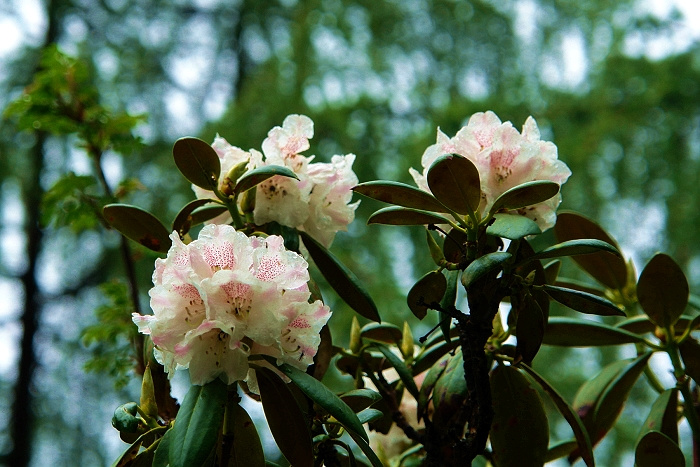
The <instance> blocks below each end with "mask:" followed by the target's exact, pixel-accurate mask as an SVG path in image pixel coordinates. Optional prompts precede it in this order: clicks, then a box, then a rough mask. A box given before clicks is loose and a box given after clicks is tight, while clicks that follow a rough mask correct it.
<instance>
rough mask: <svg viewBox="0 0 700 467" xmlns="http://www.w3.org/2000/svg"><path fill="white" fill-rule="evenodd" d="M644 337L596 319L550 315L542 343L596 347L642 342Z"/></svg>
mask: <svg viewBox="0 0 700 467" xmlns="http://www.w3.org/2000/svg"><path fill="white" fill-rule="evenodd" d="M643 341H644V339H643V338H642V337H641V336H639V335H637V334H635V333H633V332H630V331H626V330H625V329H621V328H618V327H615V326H610V325H607V324H604V323H599V322H596V321H589V320H582V319H574V318H563V317H552V318H549V321H548V322H547V325H546V326H545V334H544V340H543V343H544V344H547V345H558V346H564V347H598V346H602V345H622V344H633V343H642V342H643Z"/></svg>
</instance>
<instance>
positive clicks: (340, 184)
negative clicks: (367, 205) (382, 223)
mask: <svg viewBox="0 0 700 467" xmlns="http://www.w3.org/2000/svg"><path fill="white" fill-rule="evenodd" d="M313 135H314V124H313V121H312V120H311V119H310V118H309V117H307V116H305V115H289V116H288V117H287V118H285V119H284V122H283V123H282V126H281V127H279V126H277V127H274V128H273V129H272V130H270V131H269V132H268V135H267V138H265V140H264V141H263V143H262V154H261V153H260V152H258V151H256V150H254V149H251V150H250V151H249V152H246V151H243V150H242V149H240V148H237V147H234V146H231V145H230V144H228V143H227V142H226V140H224V139H223V138H219V137H217V139H216V140H215V141H214V144H213V145H212V147H213V148H214V149H215V150H216V152H217V154H219V157H220V158H221V173H222V177H223V174H226V173H228V171H229V170H230V169H231V168H232V167H234V166H235V165H236V164H238V163H240V162H243V161H246V160H248V161H249V162H248V166H247V169H248V170H251V169H253V168H256V167H263V166H269V165H279V166H283V167H287V168H288V169H290V170H291V171H293V172H294V173H295V174H296V175H297V176H298V177H299V180H295V179H292V178H289V177H283V176H280V175H276V176H274V177H271V178H269V179H267V180H265V181H263V182H262V183H260V184H259V185H258V186H257V188H256V192H255V209H254V210H253V220H254V222H255V224H257V225H263V224H266V223H268V222H278V223H280V224H282V225H285V226H288V227H293V228H296V229H299V230H304V231H306V232H308V233H309V235H311V236H312V237H314V238H315V239H316V240H317V241H319V242H320V243H322V244H323V245H325V246H326V247H329V246H330V245H331V243H332V242H333V239H334V238H335V234H336V232H338V231H339V230H347V226H348V224H349V223H350V222H352V221H353V220H354V218H355V210H356V209H357V206H358V204H359V201H358V202H356V203H350V201H351V199H352V190H351V189H352V187H353V186H355V185H357V183H358V179H357V176H356V175H355V172H353V170H352V164H353V162H354V161H355V155H354V154H347V155H345V156H339V155H335V156H333V157H332V159H331V162H330V163H322V162H313V159H314V156H305V155H302V154H301V153H302V152H304V151H306V150H308V149H309V147H310V145H309V139H311V138H312V137H313ZM263 154H264V159H263ZM193 189H194V191H195V193H196V195H197V197H198V198H212V197H213V194H212V193H211V192H208V191H206V190H203V189H201V188H198V187H196V186H193ZM213 222H215V223H226V222H231V217H230V215H229V214H227V213H225V214H222V215H221V216H220V217H219V218H217V219H215V220H214V221H213Z"/></svg>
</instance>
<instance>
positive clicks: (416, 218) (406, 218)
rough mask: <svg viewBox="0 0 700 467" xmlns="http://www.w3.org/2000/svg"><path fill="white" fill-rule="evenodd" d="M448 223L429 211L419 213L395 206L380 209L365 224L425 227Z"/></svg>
mask: <svg viewBox="0 0 700 467" xmlns="http://www.w3.org/2000/svg"><path fill="white" fill-rule="evenodd" d="M449 223H450V221H449V220H447V218H445V217H443V216H440V215H438V214H434V213H432V212H429V211H421V210H419V209H412V208H402V207H397V206H390V207H388V208H382V209H380V210H379V211H377V212H375V213H374V214H372V215H371V216H369V219H367V224H386V225H427V224H449Z"/></svg>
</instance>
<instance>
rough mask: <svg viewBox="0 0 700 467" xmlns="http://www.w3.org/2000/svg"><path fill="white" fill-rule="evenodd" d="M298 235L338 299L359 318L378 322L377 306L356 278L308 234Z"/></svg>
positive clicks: (300, 233)
mask: <svg viewBox="0 0 700 467" xmlns="http://www.w3.org/2000/svg"><path fill="white" fill-rule="evenodd" d="M299 235H300V236H301V239H302V241H303V242H304V246H305V247H306V249H307V250H308V252H309V255H310V256H311V258H312V259H313V260H314V263H315V264H316V266H317V267H318V269H319V270H320V271H321V274H323V277H325V278H326V280H327V281H328V284H330V286H331V287H333V290H335V291H336V293H337V294H338V295H339V296H340V298H342V299H343V300H344V301H345V303H347V304H348V305H349V306H350V308H352V309H353V310H355V311H356V312H357V313H359V314H360V315H361V316H364V317H365V318H367V319H370V320H372V321H377V322H380V321H381V318H380V317H379V311H378V310H377V305H375V304H374V301H373V300H372V298H371V297H370V295H369V293H368V292H367V290H366V289H365V288H364V287H363V286H362V285H361V284H362V283H361V282H360V280H359V279H358V278H357V276H356V275H355V274H354V273H353V272H352V271H350V270H349V269H348V268H347V267H346V266H345V265H344V264H342V263H341V262H340V261H339V260H338V259H337V258H336V257H335V256H333V254H332V253H331V252H330V251H328V250H327V249H326V248H325V247H324V246H323V245H321V244H320V243H318V242H317V241H316V240H314V239H313V238H311V236H310V235H309V234H307V233H306V232H299Z"/></svg>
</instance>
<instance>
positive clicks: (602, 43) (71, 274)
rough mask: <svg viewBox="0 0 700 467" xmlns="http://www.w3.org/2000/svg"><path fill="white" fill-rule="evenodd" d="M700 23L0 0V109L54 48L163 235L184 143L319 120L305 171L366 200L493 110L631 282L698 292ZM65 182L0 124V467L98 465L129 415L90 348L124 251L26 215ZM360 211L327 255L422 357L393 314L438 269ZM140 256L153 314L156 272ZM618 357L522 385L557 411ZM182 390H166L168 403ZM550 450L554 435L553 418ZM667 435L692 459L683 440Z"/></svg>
mask: <svg viewBox="0 0 700 467" xmlns="http://www.w3.org/2000/svg"><path fill="white" fill-rule="evenodd" d="M691 3H693V2H692V1H689V2H688V4H691ZM678 5H680V6H682V4H680V3H679V4H678ZM699 24H700V20H699V19H698V18H697V17H696V18H695V21H693V20H692V18H691V17H688V16H687V15H686V14H684V11H683V10H680V9H676V8H675V7H674V6H673V5H672V4H667V2H650V1H643V2H641V1H631V0H627V1H609V0H590V1H586V2H575V1H555V0H523V1H506V2H502V1H474V2H468V1H448V0H432V1H430V0H395V1H389V0H386V1H353V2H350V1H342V0H311V1H295V0H276V1H270V2H267V1H266V2H258V1H253V0H238V1H230V2H229V1H217V0H198V1H188V0H179V1H172V2H169V1H158V0H101V1H93V0H73V1H69V0H62V1H59V0H46V1H44V2H40V1H26V0H3V1H2V2H0V109H4V108H5V107H6V106H7V105H8V104H9V103H10V102H11V101H12V100H14V99H17V98H18V97H19V96H20V94H21V92H22V90H23V89H24V87H25V86H27V85H28V84H29V83H30V82H31V81H32V79H33V76H34V73H35V72H36V70H37V67H38V63H39V57H40V56H41V53H42V51H43V50H45V49H46V48H48V47H50V46H51V45H54V44H56V45H58V46H59V47H60V48H61V50H62V51H64V52H66V53H68V54H70V55H72V56H75V57H78V58H79V59H80V60H81V61H83V62H84V63H86V64H87V65H88V67H89V69H90V70H91V72H92V75H91V76H92V80H93V82H94V85H95V86H96V87H97V89H98V90H99V91H100V98H101V101H102V104H103V105H105V106H106V107H108V108H111V109H112V110H114V111H115V112H118V111H126V112H128V113H130V114H133V115H141V114H142V115H144V116H145V119H144V121H143V122H142V123H141V124H140V125H139V126H138V127H137V130H136V133H137V135H138V136H140V137H141V138H142V143H143V144H142V145H139V146H136V147H134V148H132V149H131V150H130V151H129V152H128V153H127V154H125V155H119V154H117V153H113V152H107V153H105V155H104V157H103V160H102V163H103V167H104V169H105V173H106V176H107V181H108V182H109V183H110V184H111V185H112V188H114V189H116V188H117V187H116V183H117V181H119V180H121V179H125V178H129V179H132V180H133V184H132V185H130V186H129V189H130V190H131V191H130V192H129V195H128V197H127V201H128V202H130V203H131V204H135V205H139V206H141V207H143V208H145V209H148V210H149V211H151V212H154V213H156V214H157V215H158V216H159V217H160V218H161V219H172V218H173V217H174V215H175V214H176V211H177V209H178V208H179V207H180V206H182V205H183V204H185V203H186V202H187V201H188V200H190V199H192V198H193V194H192V192H191V190H190V187H189V186H188V185H187V183H186V181H185V180H184V178H182V177H181V176H180V174H179V173H178V172H177V170H174V166H173V164H172V159H171V157H172V156H171V148H172V144H173V142H174V141H175V140H176V139H177V138H179V137H182V136H188V135H191V136H198V137H201V138H203V139H205V140H207V141H212V140H213V138H214V136H215V134H216V133H219V134H220V135H221V136H224V137H225V138H226V139H227V140H228V141H229V142H231V143H232V144H234V145H236V146H240V147H242V148H244V149H248V148H250V147H257V146H259V144H260V142H261V141H262V140H263V139H264V137H265V135H266V132H267V131H268V130H269V129H270V128H272V127H273V126H275V125H280V124H281V123H282V120H283V119H284V117H285V116H286V115H288V114H292V113H302V114H306V115H308V116H310V117H311V118H312V119H313V120H314V122H315V137H314V139H313V140H312V141H311V144H312V147H311V150H310V151H309V154H316V155H317V160H319V161H326V160H329V159H330V156H331V155H333V154H345V153H348V152H352V153H355V154H356V155H357V161H356V163H355V166H354V169H355V171H356V173H357V174H358V177H359V179H360V181H368V180H375V179H392V180H401V181H404V182H409V183H410V182H411V181H410V177H409V175H408V168H409V167H411V166H412V167H419V164H420V156H421V154H422V152H423V150H424V149H425V148H426V147H427V146H428V145H430V144H432V143H433V142H434V141H435V139H434V138H435V131H436V127H438V126H439V127H440V128H441V129H442V130H443V131H444V132H445V133H447V134H448V135H453V134H454V133H455V132H456V131H457V130H458V129H459V128H460V127H461V126H462V125H463V124H465V123H466V122H465V119H467V118H468V117H469V116H470V115H471V114H472V113H474V112H477V111H484V110H487V109H491V110H494V111H495V112H496V113H497V114H498V115H499V116H500V117H501V118H502V119H503V120H510V121H512V122H513V123H514V125H515V126H516V127H519V126H520V125H521V124H522V123H523V122H524V121H525V119H526V117H527V116H528V115H533V116H534V117H535V118H536V119H537V122H538V124H539V126H540V128H541V130H542V133H543V139H545V140H552V141H554V143H555V144H556V145H557V146H558V148H559V158H560V159H562V160H564V161H565V162H566V163H567V164H568V165H569V167H570V168H571V170H572V172H573V176H572V177H571V179H570V180H569V181H568V182H567V184H566V185H564V187H563V190H562V194H563V200H564V201H563V204H562V208H563V209H574V210H577V211H579V212H582V213H584V214H585V215H587V216H589V217H591V218H593V219H596V220H597V221H598V222H600V224H601V225H603V226H604V227H605V228H606V229H608V230H609V231H610V232H611V233H612V234H613V235H614V236H615V237H616V239H617V240H618V241H619V242H620V244H621V246H622V249H623V251H624V252H625V253H626V255H627V256H629V257H632V258H633V259H634V260H635V262H636V264H637V265H638V267H641V265H643V264H644V263H645V262H646V261H647V260H648V259H649V258H651V256H652V255H653V254H654V252H656V251H657V250H664V251H665V252H667V253H669V254H670V255H672V256H673V257H674V258H675V259H676V261H678V263H679V264H680V265H681V266H682V267H683V269H684V270H685V271H686V272H687V275H688V279H689V282H690V287H691V291H698V290H699V289H700V245H699V244H698V243H697V240H696V239H697V235H698V234H697V232H698V228H700V210H698V200H699V199H700V184H698V183H697V180H698V174H700V42H699V40H698V38H699V37H700V30H699V29H698V25H699ZM693 25H694V26H695V29H693ZM69 172H73V173H75V174H77V175H89V174H92V173H93V172H92V167H91V165H90V161H89V159H88V157H87V156H86V154H85V153H84V151H83V150H81V149H80V148H79V147H76V145H75V140H74V139H72V138H59V137H54V136H50V135H48V134H46V133H43V132H42V131H37V132H35V133H28V132H19V131H18V130H17V128H16V126H15V125H14V124H13V122H12V120H11V119H3V121H2V125H1V126H0V181H1V183H0V297H2V298H0V456H1V457H0V463H4V462H6V461H8V462H9V459H23V462H24V463H29V464H31V465H45V464H44V462H45V460H46V459H51V460H52V464H53V465H77V464H80V465H106V464H109V463H111V461H112V460H113V459H114V458H115V457H116V456H117V453H118V452H120V451H121V450H122V449H123V448H124V447H125V445H124V444H123V443H122V442H121V441H120V440H119V437H118V433H117V432H116V430H113V429H112V428H111V426H110V419H111V416H112V412H113V411H114V409H115V408H116V407H117V406H118V405H120V404H121V403H123V402H124V401H127V400H135V399H136V398H137V396H138V390H139V382H138V381H137V380H131V381H130V380H128V374H127V373H125V369H126V368H127V366H128V361H126V362H125V361H124V358H123V357H124V347H125V343H124V342H120V341H119V339H116V340H115V342H114V345H103V344H99V343H96V342H94V341H91V340H90V338H89V336H90V334H89V332H88V333H87V334H86V329H88V330H89V329H91V328H90V327H91V326H95V325H96V324H97V318H96V314H95V310H96V309H99V308H100V307H103V308H104V307H105V306H108V305H109V300H108V298H107V297H105V293H104V288H101V287H100V285H101V284H103V283H104V282H108V281H111V280H113V279H115V278H119V277H120V276H123V271H122V270H121V263H120V261H118V260H117V259H118V255H119V253H118V247H119V236H118V234H117V233H116V232H113V231H112V232H106V231H105V230H104V229H103V228H101V227H100V226H99V225H96V224H94V223H93V224H90V223H89V222H88V223H79V222H78V223H76V222H72V223H71V225H63V224H61V222H60V219H59V222H56V218H55V216H54V217H53V221H52V220H51V219H52V217H51V216H50V215H48V214H49V212H48V211H50V210H48V211H47V209H46V206H47V204H46V203H44V205H43V206H44V208H42V204H41V199H42V197H44V195H45V193H46V192H47V190H49V189H50V188H51V187H52V186H54V184H55V182H56V181H57V180H59V179H60V178H61V177H62V176H63V175H64V174H66V173H69ZM377 207H378V205H377V204H374V203H373V202H372V201H370V200H363V201H362V203H361V205H360V208H359V209H358V216H357V217H358V218H357V220H356V221H355V223H353V224H352V225H351V227H350V231H349V232H348V233H341V234H339V235H338V236H337V237H336V240H335V242H334V244H333V251H334V253H336V254H337V255H338V256H339V257H340V258H341V259H342V261H343V262H344V263H345V264H346V265H348V266H349V267H350V268H351V269H352V270H353V271H354V272H356V273H357V275H358V276H359V277H360V278H361V279H362V280H363V282H364V283H365V284H366V285H367V287H368V288H369V291H370V294H371V295H372V297H373V298H374V300H375V302H376V303H377V305H378V307H379V309H380V310H381V313H382V316H383V318H384V319H385V320H388V321H393V322H395V323H397V324H399V325H400V324H401V323H402V322H403V320H404V319H408V320H409V322H411V324H413V325H414V326H416V327H415V328H414V329H416V330H415V331H414V335H416V336H418V335H421V332H420V330H425V331H427V330H428V329H429V327H430V325H431V324H433V323H420V324H419V323H418V322H417V321H415V319H414V318H413V317H412V316H410V313H409V312H408V309H407V306H406V304H405V295H406V292H407V290H408V289H409V288H410V287H411V285H412V284H413V283H414V282H415V281H416V279H417V278H418V277H420V276H421V275H422V274H423V273H425V272H426V271H428V270H429V269H431V266H430V258H429V257H428V256H427V255H425V254H423V253H424V246H423V242H424V234H423V232H422V230H421V229H419V228H415V229H393V228H391V227H383V228H380V227H367V226H366V225H365V220H366V218H367V216H368V215H369V214H370V213H372V212H373V211H374V210H376V208H377ZM73 221H75V219H73ZM350 247H352V249H351V248H350ZM136 251H137V254H138V255H139V258H140V260H139V261H138V263H137V266H138V270H137V274H138V277H139V280H140V284H142V288H141V297H142V303H143V306H144V308H145V309H147V295H146V292H147V290H148V288H149V282H150V274H151V272H152V269H153V259H154V256H153V255H150V254H148V253H147V252H145V250H143V249H137V250H136ZM572 274H573V273H572ZM317 279H319V281H320V277H317ZM322 285H323V284H322ZM324 298H325V299H326V301H327V303H329V305H330V306H331V308H332V309H333V310H334V314H333V317H332V319H331V324H332V326H334V327H337V328H339V329H340V327H342V326H347V323H348V321H349V317H350V316H351V314H350V313H349V312H348V310H345V309H344V307H345V305H344V304H343V303H342V302H341V301H340V300H338V299H337V298H336V296H335V295H334V294H333V293H332V292H331V291H329V289H327V288H324ZM563 313H566V311H564V310H563V309H561V308H554V309H553V314H555V315H556V314H563ZM421 326H422V327H421ZM92 329H94V328H92ZM337 335H339V336H340V335H341V334H337ZM618 352H619V350H618V349H617V348H602V349H562V348H550V347H546V346H545V347H544V348H543V350H542V351H541V352H540V354H539V355H538V357H537V359H536V360H535V362H534V364H535V368H536V369H538V371H540V372H541V373H542V374H544V375H545V376H546V377H547V378H548V379H550V380H551V381H553V382H554V384H555V385H556V386H557V387H558V388H560V390H561V392H562V393H563V394H564V396H565V397H566V398H567V399H568V400H571V398H572V397H573V394H574V393H575V391H576V388H577V387H578V386H580V385H581V383H582V382H583V381H585V380H587V379H588V378H590V377H591V376H592V375H593V374H595V372H596V371H597V370H598V369H599V368H600V367H601V366H602V365H604V364H605V363H607V362H610V361H613V360H615V359H617V358H620V355H619V353H618ZM625 356H632V355H625ZM652 364H653V362H652ZM86 367H87V368H91V369H92V370H93V371H87V372H86ZM106 374H107V375H109V376H110V377H105V375H106ZM668 377H669V378H671V375H670V374H669V375H668ZM336 379H337V380H336V382H335V384H336V385H337V386H338V387H342V385H343V384H344V381H343V379H342V377H340V376H337V377H336ZM115 381H117V382H121V383H123V384H120V385H118V386H116V387H115ZM669 381H672V380H671V379H669ZM671 384H672V383H671ZM184 387H185V386H184V384H181V385H178V384H177V380H176V384H175V391H176V393H177V391H178V390H179V391H180V392H179V393H178V394H180V395H181V394H182V391H184ZM652 400H653V399H652V398H651V395H650V393H649V391H648V388H645V387H644V384H638V385H637V386H636V387H635V389H634V390H633V392H632V395H631V398H630V401H629V403H628V405H627V407H626V408H625V412H624V413H623V416H622V418H621V422H620V423H619V424H618V426H617V427H616V428H615V429H614V431H613V433H612V435H610V436H608V437H606V439H605V440H604V441H603V443H601V445H600V446H599V447H597V448H596V457H597V458H599V459H601V460H602V459H605V460H606V462H604V465H609V466H615V465H631V459H632V458H631V456H632V455H633V453H632V449H633V445H634V439H635V437H636V435H637V430H638V427H639V424H640V423H641V422H643V420H644V417H645V415H646V412H644V411H639V410H637V409H636V407H642V406H644V407H646V406H648V405H649V404H650V403H651V401H652ZM551 430H552V432H553V433H559V432H566V430H568V427H567V425H566V423H565V422H563V420H562V423H560V424H553V425H552V426H551ZM681 434H682V436H684V439H685V440H688V441H689V431H688V429H687V426H681ZM555 436H556V435H555ZM564 436H566V435H564ZM557 437H559V438H561V436H557ZM682 444H683V443H682ZM684 444H685V446H689V445H690V443H689V442H685V443H684ZM270 449H274V445H273V444H271V445H270ZM22 453H24V454H22ZM17 455H19V457H11V456H17ZM686 458H689V453H688V451H687V450H686ZM20 465H21V464H20Z"/></svg>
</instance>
